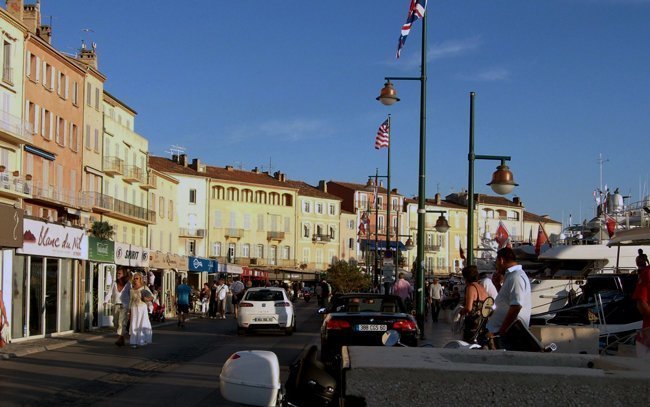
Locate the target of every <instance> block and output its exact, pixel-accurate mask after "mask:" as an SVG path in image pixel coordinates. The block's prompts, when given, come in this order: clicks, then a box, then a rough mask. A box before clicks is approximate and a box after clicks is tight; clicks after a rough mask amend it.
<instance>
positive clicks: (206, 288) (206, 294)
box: [201, 283, 210, 318]
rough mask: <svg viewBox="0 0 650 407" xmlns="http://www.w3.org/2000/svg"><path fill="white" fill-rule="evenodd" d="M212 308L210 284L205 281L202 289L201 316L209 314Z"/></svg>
mask: <svg viewBox="0 0 650 407" xmlns="http://www.w3.org/2000/svg"><path fill="white" fill-rule="evenodd" d="M209 308H210V284H208V283H204V284H203V289H202V290H201V318H205V317H207V316H208V310H209Z"/></svg>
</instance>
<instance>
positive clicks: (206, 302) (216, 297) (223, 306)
mask: <svg viewBox="0 0 650 407" xmlns="http://www.w3.org/2000/svg"><path fill="white" fill-rule="evenodd" d="M247 284H248V285H249V287H250V286H252V283H251V282H250V281H248V282H247ZM245 289H246V286H245V285H244V283H243V282H242V281H241V280H240V279H239V277H238V276H235V277H234V278H233V281H232V282H231V283H230V285H228V284H227V283H226V280H224V279H223V278H220V279H219V280H214V281H213V282H212V283H211V284H210V283H205V284H203V289H201V293H200V294H199V299H200V301H201V316H202V317H203V318H210V319H226V313H227V307H228V295H229V294H230V295H231V303H232V306H233V313H234V317H235V319H237V314H238V311H239V302H240V301H241V299H242V297H243V296H244V291H245Z"/></svg>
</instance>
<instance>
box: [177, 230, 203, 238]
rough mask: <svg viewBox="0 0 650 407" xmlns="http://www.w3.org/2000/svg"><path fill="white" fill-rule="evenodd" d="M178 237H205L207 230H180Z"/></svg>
mask: <svg viewBox="0 0 650 407" xmlns="http://www.w3.org/2000/svg"><path fill="white" fill-rule="evenodd" d="M178 236H180V237H198V238H204V237H205V229H195V228H179V229H178Z"/></svg>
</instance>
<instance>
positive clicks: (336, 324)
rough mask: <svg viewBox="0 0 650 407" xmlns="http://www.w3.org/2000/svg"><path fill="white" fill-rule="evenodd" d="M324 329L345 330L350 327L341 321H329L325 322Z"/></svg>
mask: <svg viewBox="0 0 650 407" xmlns="http://www.w3.org/2000/svg"><path fill="white" fill-rule="evenodd" d="M325 327H326V328H327V329H330V330H335V329H346V328H349V327H350V323H349V322H348V321H344V320H341V319H330V320H329V321H327V324H326V325H325Z"/></svg>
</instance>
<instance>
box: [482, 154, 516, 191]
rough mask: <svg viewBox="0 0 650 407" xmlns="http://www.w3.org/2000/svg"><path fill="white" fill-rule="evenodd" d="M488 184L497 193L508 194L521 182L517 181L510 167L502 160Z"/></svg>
mask: <svg viewBox="0 0 650 407" xmlns="http://www.w3.org/2000/svg"><path fill="white" fill-rule="evenodd" d="M487 185H489V186H490V188H492V190H493V191H494V192H496V193H497V194H499V195H507V194H509V193H510V192H512V190H513V189H515V187H516V186H518V185H519V184H517V183H516V182H515V180H514V177H513V176H512V172H511V171H510V168H508V166H507V165H506V164H505V163H503V162H502V163H501V165H499V166H498V167H497V170H496V171H494V173H493V174H492V181H490V183H489V184H487Z"/></svg>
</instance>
